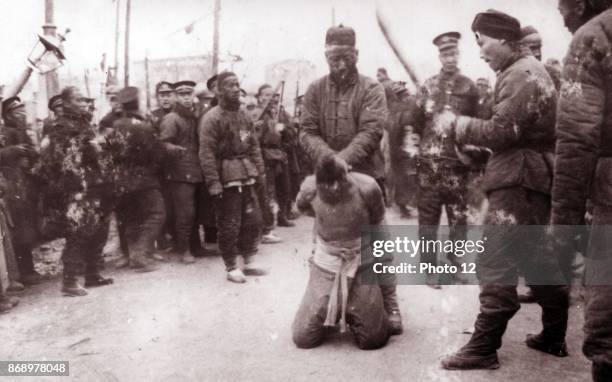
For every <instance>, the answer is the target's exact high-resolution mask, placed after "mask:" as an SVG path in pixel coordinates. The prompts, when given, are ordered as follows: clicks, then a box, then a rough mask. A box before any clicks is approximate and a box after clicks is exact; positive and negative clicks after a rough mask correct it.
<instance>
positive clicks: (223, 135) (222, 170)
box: [198, 72, 266, 283]
mask: <svg viewBox="0 0 612 382" xmlns="http://www.w3.org/2000/svg"><path fill="white" fill-rule="evenodd" d="M217 81H218V83H217V92H218V95H219V104H218V105H217V106H215V107H213V108H212V109H210V111H209V112H208V113H206V114H205V115H204V117H203V118H202V119H201V121H200V125H199V129H198V132H199V139H200V148H199V149H200V151H199V160H200V165H201V168H202V172H203V173H204V179H205V181H206V187H207V188H208V193H209V194H210V195H211V196H212V197H213V198H214V205H215V215H216V217H217V228H218V243H219V251H220V252H221V256H222V257H223V262H224V263H225V269H226V271H227V275H226V277H227V279H228V280H229V281H231V282H235V283H244V282H246V277H245V276H249V275H251V276H261V275H264V274H265V273H266V272H265V270H264V269H262V268H259V267H258V266H257V264H256V258H257V256H256V253H257V249H258V244H259V240H260V234H261V223H262V222H261V211H260V209H259V203H258V201H257V195H256V193H255V187H254V186H255V183H256V182H261V183H263V184H265V168H264V162H263V158H262V156H261V151H260V149H259V142H258V140H257V137H256V135H255V131H254V128H253V123H252V121H251V118H250V117H249V116H248V115H247V114H246V112H245V111H244V110H243V109H241V108H240V82H239V81H238V77H237V76H236V74H234V73H232V72H222V73H219V76H218V77H217ZM238 256H242V257H243V258H244V269H240V268H239V267H238V263H237V257H238Z"/></svg>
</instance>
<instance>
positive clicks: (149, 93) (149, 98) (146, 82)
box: [144, 50, 151, 112]
mask: <svg viewBox="0 0 612 382" xmlns="http://www.w3.org/2000/svg"><path fill="white" fill-rule="evenodd" d="M144 65H145V89H146V92H145V95H146V97H147V112H149V111H151V91H150V89H149V88H150V87H151V86H150V84H149V51H148V50H145V59H144Z"/></svg>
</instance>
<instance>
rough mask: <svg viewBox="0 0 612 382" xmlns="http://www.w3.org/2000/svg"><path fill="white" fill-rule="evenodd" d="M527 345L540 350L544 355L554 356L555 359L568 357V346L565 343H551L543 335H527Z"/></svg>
mask: <svg viewBox="0 0 612 382" xmlns="http://www.w3.org/2000/svg"><path fill="white" fill-rule="evenodd" d="M525 344H527V346H528V347H530V348H532V349H535V350H539V351H541V352H543V353H548V354H551V355H554V356H555V357H567V356H568V353H567V344H566V343H565V341H560V342H553V341H549V340H547V339H546V338H544V336H543V335H542V333H540V334H527V338H526V339H525Z"/></svg>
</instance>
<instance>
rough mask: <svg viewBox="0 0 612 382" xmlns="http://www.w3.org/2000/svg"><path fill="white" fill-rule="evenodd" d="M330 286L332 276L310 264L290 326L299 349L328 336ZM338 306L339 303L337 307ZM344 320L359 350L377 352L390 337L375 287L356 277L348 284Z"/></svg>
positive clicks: (317, 344) (386, 319) (311, 345)
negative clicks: (302, 295) (308, 273)
mask: <svg viewBox="0 0 612 382" xmlns="http://www.w3.org/2000/svg"><path fill="white" fill-rule="evenodd" d="M333 284H334V274H333V273H330V272H327V271H325V270H323V269H321V268H319V267H317V266H316V265H315V264H312V263H311V264H310V278H309V280H308V286H307V287H306V292H305V293H304V297H303V298H302V302H301V304H300V307H299V309H298V311H297V313H296V315H295V319H294V320H293V325H292V332H293V342H294V343H295V345H296V346H297V347H298V348H302V349H309V348H313V347H316V346H319V345H320V344H322V343H323V341H324V340H325V337H326V336H327V335H328V334H329V332H330V329H329V328H327V327H325V326H324V322H325V318H326V317H327V305H328V303H329V298H330V291H331V288H332V286H333ZM340 304H341V302H340V300H339V301H338V306H340ZM346 321H347V324H349V325H350V330H351V332H352V334H353V337H354V339H355V342H356V343H357V346H358V347H359V348H360V349H364V350H368V349H378V348H381V347H383V346H385V345H386V344H387V341H388V340H389V336H390V333H389V326H388V318H387V313H386V311H385V309H384V306H383V296H382V294H381V288H380V287H379V286H378V285H377V284H371V285H366V284H362V283H360V282H359V278H358V277H356V279H355V280H352V281H351V285H349V297H348V304H347V308H346Z"/></svg>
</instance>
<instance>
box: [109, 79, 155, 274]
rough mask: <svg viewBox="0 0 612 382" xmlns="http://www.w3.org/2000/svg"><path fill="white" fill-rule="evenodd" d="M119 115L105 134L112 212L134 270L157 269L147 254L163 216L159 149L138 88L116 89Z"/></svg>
mask: <svg viewBox="0 0 612 382" xmlns="http://www.w3.org/2000/svg"><path fill="white" fill-rule="evenodd" d="M117 101H118V102H119V103H120V104H121V108H122V110H123V111H122V116H121V118H119V119H117V120H116V121H115V122H114V123H113V129H112V131H111V132H109V134H107V136H106V140H107V147H106V150H108V151H109V152H110V154H111V158H112V161H113V172H114V174H115V176H114V187H115V195H116V197H117V208H116V209H115V210H116V213H117V215H118V216H120V218H119V221H120V223H121V224H124V225H125V227H124V230H125V234H126V240H127V245H128V251H129V262H130V265H131V267H132V268H134V269H136V270H137V271H142V272H148V271H153V270H155V269H157V267H156V266H155V265H154V264H153V263H152V261H151V259H150V258H149V255H150V254H151V253H152V251H153V245H154V241H155V239H156V238H157V235H158V234H159V232H160V230H161V227H162V225H163V222H164V219H165V210H164V201H163V198H162V195H161V192H160V182H159V165H160V158H161V157H162V155H161V154H162V151H163V148H162V147H161V144H160V142H159V141H158V140H157V139H156V137H155V131H154V130H153V127H152V126H151V124H150V123H149V122H148V121H147V120H146V119H145V117H144V116H143V115H142V113H141V112H140V110H139V95H138V88H135V87H126V88H123V89H121V90H120V91H119V94H118V95H117Z"/></svg>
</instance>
